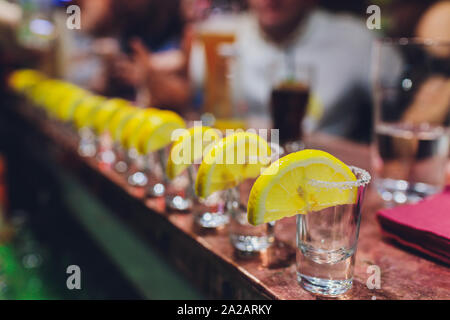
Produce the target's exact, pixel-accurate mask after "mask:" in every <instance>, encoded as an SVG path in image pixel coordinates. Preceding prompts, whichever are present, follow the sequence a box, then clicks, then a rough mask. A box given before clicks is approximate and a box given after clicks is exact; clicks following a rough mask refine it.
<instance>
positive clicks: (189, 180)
mask: <svg viewBox="0 0 450 320" xmlns="http://www.w3.org/2000/svg"><path fill="white" fill-rule="evenodd" d="M165 163H167V162H165ZM196 172H197V171H196V170H195V168H194V166H193V165H191V166H189V167H188V168H187V169H186V170H185V171H184V172H183V173H182V174H180V175H179V176H177V177H175V178H174V179H173V180H170V179H169V178H168V177H167V174H166V170H165V168H164V184H165V188H166V195H165V198H166V207H167V208H168V209H170V210H173V211H187V210H190V209H192V207H193V205H194V202H195V198H196V196H195V190H194V181H195V177H196V175H197V173H196Z"/></svg>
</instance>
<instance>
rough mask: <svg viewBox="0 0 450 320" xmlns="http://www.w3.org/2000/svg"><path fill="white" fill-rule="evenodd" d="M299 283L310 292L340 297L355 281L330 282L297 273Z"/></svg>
mask: <svg viewBox="0 0 450 320" xmlns="http://www.w3.org/2000/svg"><path fill="white" fill-rule="evenodd" d="M297 281H298V282H299V283H300V285H301V286H302V287H303V288H304V289H305V290H306V291H309V292H312V293H315V294H320V295H324V296H338V295H341V294H343V293H345V292H347V291H348V290H349V289H351V287H352V285H353V279H352V278H350V279H346V280H330V279H322V278H316V277H310V276H306V275H303V274H301V273H299V272H297Z"/></svg>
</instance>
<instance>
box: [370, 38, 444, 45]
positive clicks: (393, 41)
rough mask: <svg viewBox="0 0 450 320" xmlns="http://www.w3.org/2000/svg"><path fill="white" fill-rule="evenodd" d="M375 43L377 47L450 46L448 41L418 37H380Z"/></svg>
mask: <svg viewBox="0 0 450 320" xmlns="http://www.w3.org/2000/svg"><path fill="white" fill-rule="evenodd" d="M375 43H376V44H377V45H380V46H381V45H386V46H407V45H415V46H427V47H428V46H450V41H448V40H437V39H432V38H420V37H412V38H408V37H399V38H393V37H382V38H377V39H375Z"/></svg>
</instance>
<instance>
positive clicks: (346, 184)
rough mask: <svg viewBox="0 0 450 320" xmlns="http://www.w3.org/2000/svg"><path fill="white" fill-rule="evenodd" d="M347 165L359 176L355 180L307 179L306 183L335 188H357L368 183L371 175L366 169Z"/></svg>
mask: <svg viewBox="0 0 450 320" xmlns="http://www.w3.org/2000/svg"><path fill="white" fill-rule="evenodd" d="M348 167H349V168H350V169H351V170H352V172H353V173H354V174H355V175H357V176H359V178H358V177H357V179H356V181H339V182H332V181H323V180H315V179H309V180H308V183H309V184H310V185H311V186H313V187H320V188H336V189H352V188H359V187H364V186H366V185H368V184H369V182H370V180H371V178H372V177H371V175H370V173H369V172H368V171H366V170H364V169H361V168H358V167H355V166H348Z"/></svg>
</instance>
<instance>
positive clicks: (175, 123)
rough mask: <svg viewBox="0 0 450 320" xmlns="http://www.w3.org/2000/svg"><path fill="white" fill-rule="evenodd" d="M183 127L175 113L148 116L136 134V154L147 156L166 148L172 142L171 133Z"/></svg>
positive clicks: (181, 120)
mask: <svg viewBox="0 0 450 320" xmlns="http://www.w3.org/2000/svg"><path fill="white" fill-rule="evenodd" d="M185 127H186V124H185V122H184V120H183V118H181V117H180V116H179V115H178V114H176V113H175V112H172V111H168V110H161V111H158V112H154V113H151V114H149V115H148V116H147V117H146V119H145V120H144V123H143V125H142V127H141V128H140V130H139V133H138V138H137V141H136V146H137V150H138V152H139V153H141V154H148V153H150V152H153V151H157V150H160V149H162V148H164V147H166V146H168V145H169V144H170V143H171V142H172V132H173V131H174V130H177V129H183V128H185Z"/></svg>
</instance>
